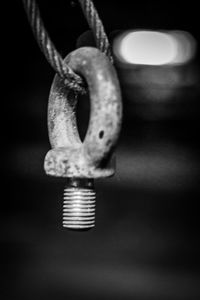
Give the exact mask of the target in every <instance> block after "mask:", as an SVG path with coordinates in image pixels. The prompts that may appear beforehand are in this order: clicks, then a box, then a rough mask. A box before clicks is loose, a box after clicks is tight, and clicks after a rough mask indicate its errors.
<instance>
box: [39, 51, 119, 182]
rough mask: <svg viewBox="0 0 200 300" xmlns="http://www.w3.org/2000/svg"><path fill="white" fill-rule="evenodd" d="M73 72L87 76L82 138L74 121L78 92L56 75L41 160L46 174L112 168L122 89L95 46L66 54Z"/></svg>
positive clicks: (100, 173)
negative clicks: (47, 147)
mask: <svg viewBox="0 0 200 300" xmlns="http://www.w3.org/2000/svg"><path fill="white" fill-rule="evenodd" d="M65 61H66V63H67V64H68V65H69V66H70V67H71V68H72V69H73V70H74V72H76V73H78V74H80V75H82V77H84V79H85V80H86V82H87V85H88V90H89V97H90V106H91V109H90V111H91V113H90V119H89V125H88V129H87V133H86V136H85V139H84V141H83V142H81V140H80V137H79V133H78V129H77V124H76V104H77V95H75V94H74V92H73V91H71V90H69V89H67V88H66V86H65V84H64V82H63V80H62V79H61V78H60V77H59V76H58V75H56V76H55V78H54V81H53V84H52V87H51V91H50V97H49V107H48V129H49V139H50V143H51V146H52V150H50V151H49V152H48V153H47V155H46V157H45V162H44V168H45V171H46V173H47V174H48V175H53V176H61V177H69V178H70V177H76V178H99V177H107V176H111V175H113V173H114V165H113V159H112V151H113V149H114V147H115V145H116V142H117V139H118V136H119V132H120V127H121V117H122V103H121V93H120V87H119V82H118V78H117V75H116V71H115V69H114V67H113V66H112V64H111V63H110V62H109V60H108V58H107V57H106V56H105V55H104V54H102V53H101V52H100V51H99V50H98V49H96V48H92V47H83V48H79V49H77V50H75V51H73V52H72V53H70V54H69V55H68V56H67V57H66V58H65Z"/></svg>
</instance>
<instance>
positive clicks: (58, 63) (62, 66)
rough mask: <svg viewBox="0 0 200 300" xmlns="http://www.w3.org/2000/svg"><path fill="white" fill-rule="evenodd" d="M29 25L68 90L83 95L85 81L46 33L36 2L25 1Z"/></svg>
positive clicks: (33, 0) (32, 0)
mask: <svg viewBox="0 0 200 300" xmlns="http://www.w3.org/2000/svg"><path fill="white" fill-rule="evenodd" d="M23 3H24V7H25V10H26V13H27V16H28V20H29V23H30V25H31V29H32V31H33V34H34V36H35V38H36V40H37V43H38V45H39V47H40V49H41V50H42V52H43V54H44V55H45V57H46V59H47V61H48V62H49V64H50V65H51V66H52V68H53V69H54V70H55V71H56V72H57V73H58V74H59V75H60V77H61V78H63V79H64V80H65V84H66V86H67V87H68V88H70V89H73V90H74V91H76V92H80V93H83V92H84V90H83V86H84V85H83V80H82V79H81V77H80V76H78V75H77V74H75V73H74V72H73V71H72V69H71V68H69V66H68V65H67V64H66V63H65V62H64V61H63V59H62V57H61V56H60V54H59V53H58V51H57V50H56V48H55V46H54V44H53V42H52V41H51V39H50V37H49V34H48V32H47V31H46V29H45V27H44V24H43V21H42V19H41V16H40V11H39V8H38V6H37V4H36V2H35V0H23Z"/></svg>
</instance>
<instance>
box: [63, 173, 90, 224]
mask: <svg viewBox="0 0 200 300" xmlns="http://www.w3.org/2000/svg"><path fill="white" fill-rule="evenodd" d="M95 198H96V195H95V191H94V182H93V179H74V178H72V179H68V182H67V186H66V188H65V189H64V203H63V227H67V228H70V229H90V228H92V227H94V226H95Z"/></svg>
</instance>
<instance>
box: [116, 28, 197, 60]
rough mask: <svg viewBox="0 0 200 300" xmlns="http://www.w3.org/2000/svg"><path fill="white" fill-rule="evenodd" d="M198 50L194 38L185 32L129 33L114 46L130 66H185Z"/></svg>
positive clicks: (121, 58)
mask: <svg viewBox="0 0 200 300" xmlns="http://www.w3.org/2000/svg"><path fill="white" fill-rule="evenodd" d="M195 49H196V43H195V40H194V38H193V37H192V36H191V35H190V34H189V33H187V32H185V31H168V32H161V31H150V30H142V31H139V30H138V31H129V32H125V33H123V34H122V35H120V36H119V37H118V38H117V39H116V40H115V41H114V44H113V51H114V53H115V55H116V56H117V58H118V59H120V60H121V61H123V62H126V63H130V64H142V65H166V64H183V63H185V62H187V61H188V60H190V59H191V58H192V57H193V55H194V53H195Z"/></svg>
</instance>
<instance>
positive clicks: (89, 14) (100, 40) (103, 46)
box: [79, 0, 113, 62]
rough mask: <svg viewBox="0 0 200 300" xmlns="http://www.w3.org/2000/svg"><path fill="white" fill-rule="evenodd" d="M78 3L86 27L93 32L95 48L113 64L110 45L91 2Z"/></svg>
mask: <svg viewBox="0 0 200 300" xmlns="http://www.w3.org/2000/svg"><path fill="white" fill-rule="evenodd" d="M79 3H80V5H81V8H82V11H83V14H84V16H85V18H86V20H87V22H88V25H89V27H90V28H91V29H92V31H93V34H94V37H95V41H96V45H97V48H98V49H99V50H101V51H102V52H103V53H104V54H105V55H107V56H108V58H109V59H110V61H111V62H113V58H112V54H111V49H110V43H109V41H108V37H107V35H106V33H105V30H104V26H103V23H102V21H101V19H100V17H99V15H98V12H97V10H96V8H95V6H94V3H93V2H92V1H91V0H79Z"/></svg>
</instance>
